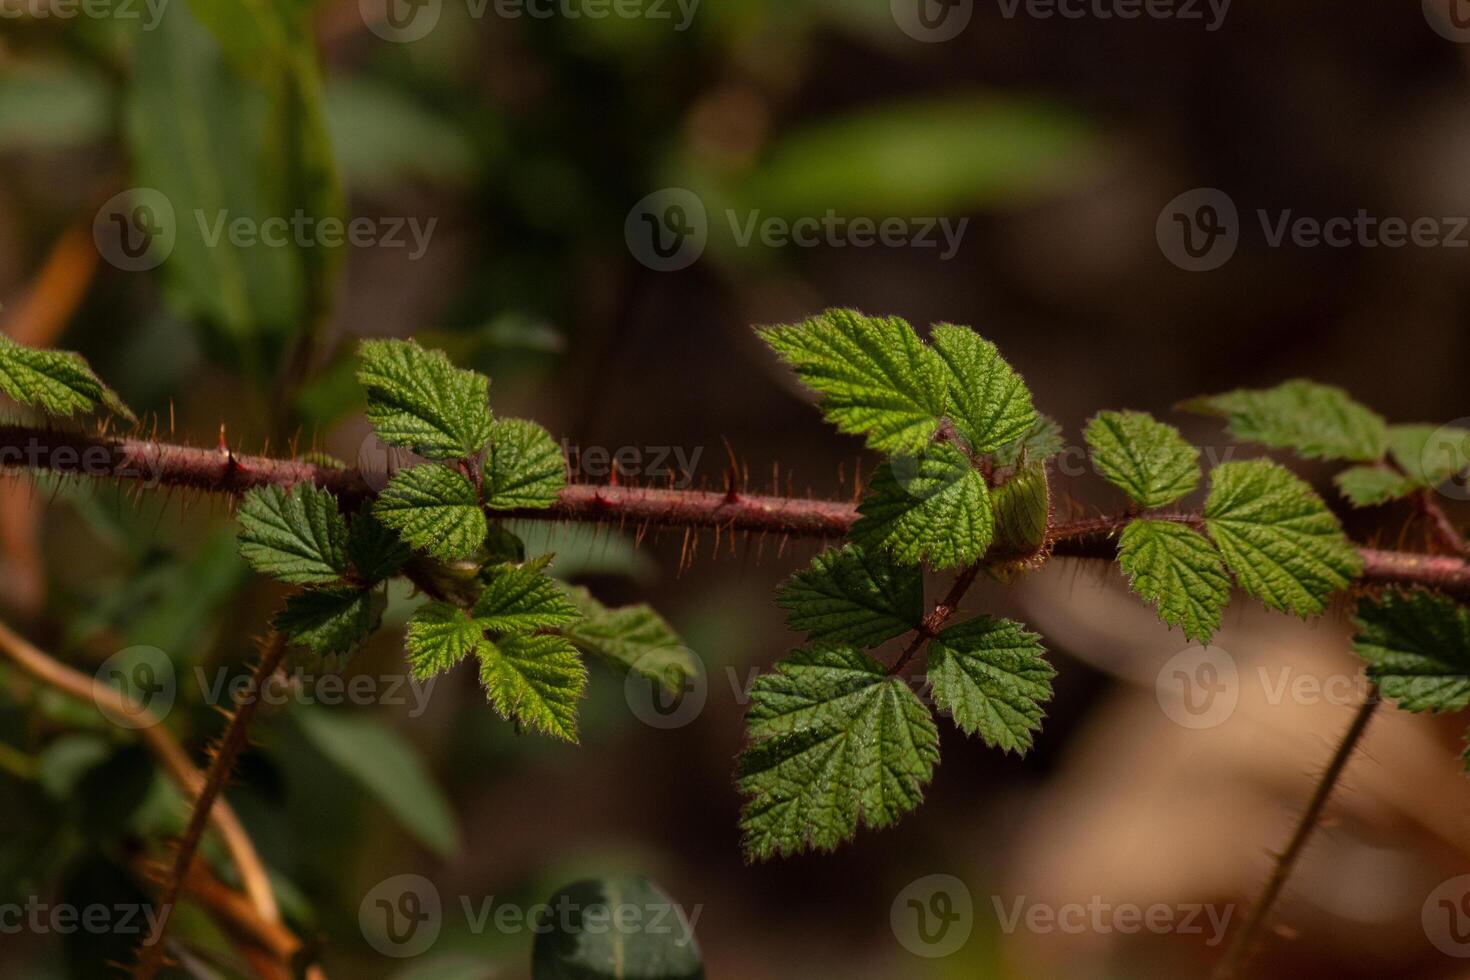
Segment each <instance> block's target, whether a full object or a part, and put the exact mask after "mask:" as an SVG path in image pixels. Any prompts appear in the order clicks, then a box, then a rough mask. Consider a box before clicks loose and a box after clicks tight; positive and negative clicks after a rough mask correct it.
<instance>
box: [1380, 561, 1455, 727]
mask: <svg viewBox="0 0 1470 980" xmlns="http://www.w3.org/2000/svg"><path fill="white" fill-rule="evenodd" d="M1355 622H1356V624H1357V627H1358V632H1357V635H1356V636H1354V638H1353V649H1354V650H1356V651H1357V654H1358V656H1360V657H1362V658H1363V659H1364V660H1366V661H1368V676H1369V677H1370V678H1372V679H1373V680H1374V681H1376V682H1377V683H1378V688H1379V690H1380V691H1381V692H1382V693H1383V695H1384V696H1385V697H1390V698H1393V699H1394V700H1396V701H1398V703H1399V707H1400V708H1403V709H1404V710H1406V711H1459V710H1460V709H1462V708H1465V707H1467V706H1470V610H1467V609H1466V608H1465V607H1464V606H1461V605H1458V604H1457V603H1455V602H1454V601H1453V600H1451V599H1448V598H1446V597H1444V596H1441V595H1436V594H1434V593H1432V592H1425V591H1422V590H1415V591H1413V592H1400V591H1396V590H1392V591H1388V592H1385V593H1383V595H1382V596H1380V597H1378V598H1376V599H1375V598H1371V597H1369V598H1364V599H1362V600H1361V601H1360V602H1359V603H1358V615H1357V618H1356V620H1355Z"/></svg>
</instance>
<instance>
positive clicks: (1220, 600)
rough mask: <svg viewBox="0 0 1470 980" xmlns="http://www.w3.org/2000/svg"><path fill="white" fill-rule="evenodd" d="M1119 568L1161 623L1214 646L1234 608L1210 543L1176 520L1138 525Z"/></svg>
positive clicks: (1127, 538)
mask: <svg viewBox="0 0 1470 980" xmlns="http://www.w3.org/2000/svg"><path fill="white" fill-rule="evenodd" d="M1118 565H1119V567H1121V568H1122V569H1123V572H1124V573H1125V574H1126V575H1127V576H1128V584H1129V585H1131V586H1132V587H1133V591H1134V592H1137V593H1138V594H1139V595H1140V596H1142V597H1143V598H1144V599H1146V600H1148V601H1149V602H1151V603H1153V604H1154V606H1156V607H1157V608H1158V610H1159V619H1161V620H1163V621H1164V622H1165V623H1167V624H1169V625H1170V626H1179V627H1182V628H1183V630H1184V635H1185V636H1186V637H1188V638H1189V639H1192V640H1197V641H1198V642H1200V643H1209V642H1210V637H1211V636H1213V635H1214V634H1215V631H1216V630H1218V629H1219V628H1220V615H1221V613H1223V612H1224V610H1225V607H1226V606H1227V605H1229V604H1230V576H1229V575H1227V574H1225V568H1224V566H1223V565H1221V563H1220V553H1219V552H1218V551H1216V550H1215V546H1214V545H1212V544H1210V542H1209V539H1207V538H1206V537H1205V536H1204V535H1203V534H1200V533H1199V532H1198V531H1195V530H1193V529H1192V528H1188V527H1185V526H1184V525H1183V524H1176V523H1174V522H1173V521H1141V520H1140V521H1133V522H1132V523H1130V524H1129V525H1128V526H1127V527H1126V528H1124V529H1123V536H1122V538H1121V540H1120V541H1119V543H1118Z"/></svg>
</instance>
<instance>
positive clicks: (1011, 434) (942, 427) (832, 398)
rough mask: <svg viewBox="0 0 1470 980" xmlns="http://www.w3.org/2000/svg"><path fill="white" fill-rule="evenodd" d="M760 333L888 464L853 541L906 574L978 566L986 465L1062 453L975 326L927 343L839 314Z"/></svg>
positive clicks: (838, 419)
mask: <svg viewBox="0 0 1470 980" xmlns="http://www.w3.org/2000/svg"><path fill="white" fill-rule="evenodd" d="M760 332H761V336H762V337H763V338H764V339H765V341H766V342H767V343H768V344H770V346H771V348H772V349H773V350H775V352H776V353H777V354H778V355H779V356H780V357H781V358H782V359H783V360H784V361H786V363H788V364H789V365H790V366H791V367H792V368H793V369H794V370H795V371H796V375H797V377H798V378H799V379H800V380H801V381H802V382H803V383H804V384H805V385H806V386H807V387H809V388H811V389H812V390H813V391H815V392H817V394H819V395H820V396H821V409H822V411H823V413H824V414H825V415H826V416H827V419H828V420H829V421H831V422H832V423H833V424H835V425H836V426H837V428H838V429H839V430H840V431H842V432H847V433H851V434H853V435H860V436H863V437H865V438H866V440H867V444H868V446H869V447H870V448H872V449H875V450H878V451H879V452H883V453H886V454H888V455H889V456H890V457H891V458H890V459H889V461H888V462H886V463H884V464H883V465H882V466H881V467H880V468H879V469H878V470H877V472H876V473H875V474H874V476H873V479H872V482H871V484H870V485H869V488H868V492H867V494H866V495H865V497H864V499H863V502H862V504H861V506H860V508H859V509H860V511H861V513H862V520H861V521H859V523H858V525H857V527H855V528H854V529H853V535H852V537H853V540H854V541H855V542H857V543H858V544H860V545H862V546H863V547H864V548H866V549H868V550H870V551H874V552H878V551H882V552H885V553H887V554H889V555H892V556H893V557H894V558H895V559H896V560H898V561H899V562H901V563H903V564H908V565H917V564H920V563H924V562H927V563H929V564H930V565H933V566H935V567H937V568H953V567H958V566H962V565H968V564H970V563H972V562H974V561H976V560H978V559H979V558H980V557H981V556H982V555H983V554H984V553H985V551H986V549H987V548H988V547H989V546H990V543H991V542H992V541H993V540H994V539H995V537H996V527H995V509H994V506H993V503H992V500H991V486H990V483H989V482H988V481H987V479H986V477H985V475H984V474H983V473H982V470H983V469H985V468H986V467H985V466H984V465H982V464H983V463H984V461H985V460H987V459H988V460H989V465H991V466H1015V465H1017V464H1018V463H1019V462H1021V461H1022V460H1023V459H1027V460H1029V459H1036V458H1039V459H1043V460H1044V459H1045V458H1046V457H1047V456H1049V455H1051V454H1053V453H1055V452H1056V451H1057V448H1058V446H1059V440H1058V437H1057V431H1058V430H1057V429H1056V427H1055V424H1054V423H1051V422H1050V420H1044V419H1043V418H1042V417H1040V416H1038V415H1037V413H1036V410H1035V408H1034V407H1033V406H1032V403H1031V392H1030V390H1029V389H1028V388H1027V387H1026V384H1025V382H1024V381H1023V380H1022V378H1021V376H1020V375H1019V374H1017V373H1016V371H1015V369H1014V368H1012V367H1011V366H1010V365H1009V364H1008V363H1006V361H1005V359H1004V358H1002V357H1001V356H1000V352H999V351H998V350H997V349H996V347H995V345H994V344H992V343H991V342H990V341H988V340H985V339H984V338H982V337H980V336H979V335H977V334H976V333H975V332H974V331H972V330H970V329H969V328H968V327H961V326H956V325H954V324H948V323H941V324H938V325H936V326H935V327H934V328H933V330H932V331H931V333H930V339H929V342H928V343H926V342H925V341H924V340H923V339H922V338H920V337H919V335H918V334H917V333H916V332H915V331H914V329H913V328H912V327H911V326H909V324H908V323H907V322H905V321H904V320H902V319H900V318H898V317H870V316H864V315H863V314H861V313H858V312H856V311H854V310H840V309H839V310H828V311H827V312H825V313H822V314H820V315H819V316H816V317H813V318H811V319H809V320H806V321H804V322H802V323H797V324H789V325H784V326H775V327H766V328H763V329H762V330H761V331H760ZM1043 474H1044V471H1043Z"/></svg>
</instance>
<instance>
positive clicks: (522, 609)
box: [408, 559, 587, 742]
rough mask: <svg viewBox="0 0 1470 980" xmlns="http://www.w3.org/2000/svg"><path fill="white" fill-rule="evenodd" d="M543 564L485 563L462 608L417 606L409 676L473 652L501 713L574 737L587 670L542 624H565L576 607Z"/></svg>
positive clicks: (429, 672) (438, 669)
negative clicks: (476, 589) (475, 590)
mask: <svg viewBox="0 0 1470 980" xmlns="http://www.w3.org/2000/svg"><path fill="white" fill-rule="evenodd" d="M547 564H548V560H547V559H538V560H535V561H530V562H527V563H525V564H522V565H513V564H508V563H507V564H502V565H494V566H491V567H489V568H487V569H486V570H485V571H484V572H483V573H482V575H481V591H480V595H479V598H477V599H476V600H475V602H474V604H473V605H472V606H471V607H470V608H469V609H462V608H460V607H459V606H457V605H454V604H452V603H449V602H442V601H436V602H430V603H427V604H425V605H423V606H420V607H419V608H418V610H417V611H415V613H414V615H413V618H412V619H411V620H410V621H409V624H408V658H409V663H410V665H411V666H412V669H413V673H414V676H416V677H419V678H428V677H433V676H435V675H437V674H440V673H443V672H444V671H446V670H448V669H449V668H450V667H453V666H454V665H455V664H457V663H459V661H461V660H463V659H464V658H466V657H468V656H470V655H472V654H473V655H474V656H475V658H476V659H477V660H478V661H479V664H480V682H481V684H482V685H483V686H484V688H485V693H486V695H487V697H488V698H489V699H490V703H491V704H492V705H494V707H495V710H496V711H498V712H499V713H500V714H501V716H502V717H505V718H509V719H512V720H513V721H515V723H516V725H517V726H518V727H522V728H527V729H530V730H531V731H537V732H542V733H544V734H547V735H552V736H554V737H556V738H560V739H564V740H566V741H568V742H575V741H576V740H577V702H578V701H579V700H580V699H581V697H582V694H583V691H584V689H585V688H586V685H587V670H586V668H585V667H584V666H583V665H582V659H581V657H579V656H578V655H577V651H576V649H575V648H574V647H573V646H572V644H571V642H570V641H569V640H568V639H567V638H566V637H565V636H562V635H560V634H559V633H557V632H548V631H556V630H560V629H562V628H563V627H567V626H570V625H571V624H572V623H575V622H576V621H577V620H578V619H579V618H580V617H581V613H579V612H578V611H577V607H576V606H575V605H573V603H572V601H571V599H570V598H569V597H568V596H567V594H566V593H565V592H563V591H562V589H561V588H560V586H558V585H557V583H556V582H555V581H554V580H553V579H551V578H550V577H549V576H548V575H547V574H546V571H545V569H546V566H547Z"/></svg>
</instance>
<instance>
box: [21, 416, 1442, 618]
mask: <svg viewBox="0 0 1470 980" xmlns="http://www.w3.org/2000/svg"><path fill="white" fill-rule="evenodd" d="M3 467H11V468H23V469H32V470H36V469H41V470H52V471H55V472H59V473H69V474H79V475H84V476H93V477H100V478H104V479H105V478H112V479H124V480H137V481H141V482H142V483H143V485H144V486H152V487H182V488H187V489H193V490H199V491H202V492H206V493H224V494H239V493H243V492H244V491H246V490H248V489H250V488H252V487H260V486H270V485H275V486H283V487H289V486H294V485H295V484H297V483H315V484H316V485H317V486H320V487H322V488H324V489H326V490H329V491H331V492H332V493H333V494H335V495H336V496H337V498H338V500H339V501H340V502H341V503H342V505H343V506H344V507H347V508H356V506H357V505H358V504H360V503H361V502H362V501H363V500H365V499H366V498H368V497H370V496H372V493H373V490H372V487H373V486H381V485H382V482H383V481H381V480H377V479H371V478H365V477H364V476H363V474H361V473H359V472H358V471H357V470H355V469H338V468H333V467H330V466H318V465H314V464H311V463H305V462H302V461H300V460H283V459H272V458H269V457H265V456H250V455H245V454H240V453H233V452H229V451H221V450H219V449H199V448H196V447H193V446H180V445H174V444H169V443H160V442H153V441H149V440H141V439H116V438H107V437H104V436H97V435H87V434H82V433H77V432H63V431H59V430H53V429H39V428H33V427H28V426H20V425H9V426H0V468H3ZM371 476H372V475H371V474H370V475H369V477H371ZM495 516H497V517H525V518H535V519H538V520H561V521H578V522H584V523H610V524H624V525H628V526H630V527H640V528H641V527H682V528H694V529H697V528H718V529H720V530H722V531H765V532H771V533H774V534H784V535H790V536H792V537H809V538H838V537H842V536H843V535H845V534H846V533H847V531H848V530H849V529H850V528H851V527H852V525H853V524H854V523H855V522H856V521H857V518H858V513H857V507H856V505H854V504H852V503H850V502H846V501H833V500H808V499H803V498H799V497H774V496H763V495H759V494H744V493H733V494H732V493H729V492H720V491H705V490H669V489H658V488H655V487H615V486H589V485H585V484H578V485H574V486H569V487H566V488H565V489H563V490H562V491H561V493H560V494H559V495H558V498H557V501H556V503H554V504H552V505H551V506H550V507H549V508H546V509H543V510H531V509H524V510H508V511H497V512H495ZM1150 516H1152V517H1156V518H1158V519H1161V520H1173V521H1178V522H1181V523H1187V524H1190V525H1192V526H1199V525H1200V523H1201V522H1202V520H1203V518H1202V517H1201V516H1200V515H1199V514H1194V513H1182V512H1181V513H1170V514H1156V515H1150ZM1132 519H1133V515H1130V514H1120V515H1114V516H1109V517H1100V518H1091V519H1087V520H1080V521H1071V522H1066V523H1062V524H1058V525H1055V526H1054V527H1053V528H1052V529H1051V532H1050V534H1049V535H1048V539H1047V545H1046V548H1044V549H1043V553H1050V554H1053V555H1056V556H1059V557H1072V558H1101V559H1105V560H1111V559H1112V558H1113V555H1114V552H1115V544H1114V542H1113V540H1112V539H1113V537H1114V536H1115V535H1116V534H1117V533H1118V532H1119V531H1121V530H1122V529H1123V527H1124V526H1126V525H1127V523H1128V521H1130V520H1132ZM1359 552H1360V554H1361V555H1362V557H1363V577H1362V580H1363V581H1364V582H1365V583H1367V584H1370V585H1394V584H1397V585H1423V586H1429V587H1432V588H1437V589H1441V590H1444V591H1446V592H1453V593H1459V594H1470V561H1466V560H1465V559H1463V558H1455V557H1450V556H1444V555H1420V554H1414V553H1412V552H1402V551H1381V550H1378V549H1374V548H1362V549H1359Z"/></svg>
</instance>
